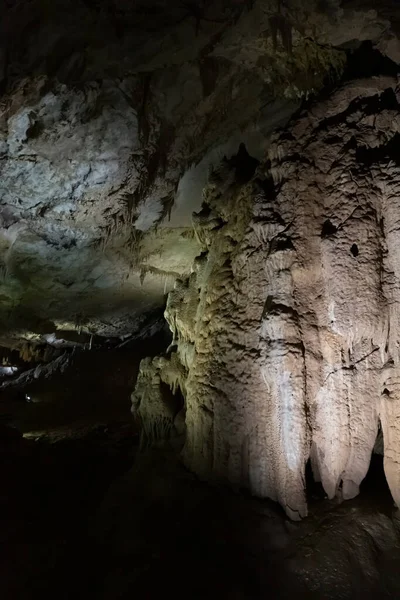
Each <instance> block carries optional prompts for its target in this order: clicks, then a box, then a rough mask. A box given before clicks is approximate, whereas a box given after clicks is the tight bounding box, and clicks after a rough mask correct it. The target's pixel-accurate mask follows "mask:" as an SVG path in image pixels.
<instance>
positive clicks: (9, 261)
mask: <svg viewBox="0 0 400 600" xmlns="http://www.w3.org/2000/svg"><path fill="white" fill-rule="evenodd" d="M365 40H369V41H371V43H372V44H374V45H375V46H376V48H379V50H380V51H381V52H382V54H383V55H385V56H387V57H390V58H391V59H392V60H394V61H397V60H398V59H399V57H400V51H399V41H398V23H397V19H396V17H395V15H394V12H393V10H391V9H390V7H388V6H387V5H386V3H383V4H382V5H379V7H377V8H376V7H374V6H373V3H371V2H369V1H368V0H365V2H363V3H355V4H354V5H353V3H351V2H350V3H348V2H346V3H341V2H339V1H336V0H327V1H324V2H319V1H317V0H313V1H312V2H309V3H307V5H305V4H304V2H302V1H301V0H290V2H286V3H280V2H276V1H275V0H255V1H251V2H248V1H247V0H246V1H245V0H243V1H242V0H216V1H213V2H209V1H206V2H203V1H202V2H200V1H199V2H196V1H195V2H181V1H180V0H169V1H168V2H167V1H166V0H146V1H144V0H137V1H135V2H126V1H125V0H54V1H52V2H48V1H46V0H18V1H16V2H3V3H2V5H1V6H0V176H1V177H0V179H1V181H0V279H1V284H2V292H1V297H0V341H1V342H2V343H3V344H5V345H10V344H11V343H13V342H14V341H15V340H22V341H26V340H32V339H35V340H37V341H43V339H42V336H43V335H46V334H48V335H51V334H54V332H55V331H57V330H59V331H70V330H78V331H80V330H81V329H82V330H83V331H85V332H86V333H89V334H99V335H101V336H103V337H108V336H123V335H127V334H132V333H137V334H140V332H141V330H142V329H143V314H144V313H148V312H149V311H152V310H154V308H156V307H160V306H162V305H163V302H164V296H165V292H167V291H169V290H170V289H171V287H172V285H173V281H174V280H175V279H176V278H177V277H186V276H187V275H188V274H189V272H190V265H191V263H192V261H193V259H194V257H195V256H196V254H197V253H198V245H197V243H196V240H195V239H194V238H193V236H192V235H191V234H192V227H191V214H192V212H193V210H196V211H197V210H199V208H200V206H201V193H200V190H201V189H202V187H203V185H204V183H205V182H206V180H207V176H208V169H209V168H210V167H214V166H215V165H216V164H218V162H219V161H220V160H221V158H222V157H223V156H224V155H227V156H231V155H233V154H234V153H235V151H236V149H237V147H238V145H239V143H240V142H245V143H246V146H247V147H248V149H249V151H250V152H251V153H252V154H253V155H254V156H257V157H258V158H261V157H262V156H263V155H264V152H265V150H266V148H267V147H268V144H269V135H270V133H271V131H272V130H273V129H274V128H275V127H276V126H277V125H280V124H282V123H285V122H287V119H288V118H289V116H290V115H291V114H292V113H293V111H294V110H296V109H297V107H298V106H299V103H300V102H301V101H302V100H303V99H304V98H306V97H308V96H309V95H310V94H313V93H317V92H318V91H319V90H321V88H323V87H324V86H325V84H326V83H327V81H328V82H330V83H332V82H333V81H336V80H338V79H339V78H340V77H341V76H342V73H343V69H344V67H345V64H346V60H347V54H348V52H349V51H351V49H352V48H353V49H354V48H357V47H358V46H359V45H360V44H361V43H362V42H363V41H365ZM349 49H350V50H349Z"/></svg>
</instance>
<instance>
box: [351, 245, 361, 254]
mask: <svg viewBox="0 0 400 600" xmlns="http://www.w3.org/2000/svg"><path fill="white" fill-rule="evenodd" d="M350 252H351V253H352V255H353V256H354V257H356V256H358V253H359V250H358V246H357V244H353V245H352V247H351V248H350Z"/></svg>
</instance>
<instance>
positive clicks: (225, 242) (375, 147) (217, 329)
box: [133, 77, 400, 519]
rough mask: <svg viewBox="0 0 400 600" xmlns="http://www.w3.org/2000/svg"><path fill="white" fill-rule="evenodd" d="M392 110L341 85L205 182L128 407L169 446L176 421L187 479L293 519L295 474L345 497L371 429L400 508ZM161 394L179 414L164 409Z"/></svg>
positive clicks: (377, 88)
mask: <svg viewBox="0 0 400 600" xmlns="http://www.w3.org/2000/svg"><path fill="white" fill-rule="evenodd" d="M399 103H400V87H399V84H398V81H397V79H396V78H390V77H376V78H369V79H366V80H357V81H354V82H350V83H347V84H345V85H343V86H342V87H341V88H340V89H338V90H337V91H336V92H335V93H334V94H332V95H331V96H330V97H329V99H327V100H324V101H320V102H319V103H317V104H314V105H312V106H311V107H310V108H309V109H308V110H307V111H304V112H303V113H302V114H300V115H298V116H297V117H296V118H294V119H293V120H292V121H291V122H290V124H289V126H288V127H287V128H286V129H285V130H284V131H281V132H279V133H278V134H276V135H275V136H274V138H273V140H272V142H271V146H270V148H269V150H268V154H267V156H266V157H265V159H264V160H263V161H262V162H261V164H260V165H259V166H258V167H257V169H256V171H255V173H254V176H253V177H252V178H251V179H250V180H249V181H248V182H247V183H243V180H242V179H241V178H240V177H239V176H238V168H237V165H236V167H234V166H233V165H232V162H229V161H224V162H223V163H222V165H221V167H220V168H219V169H217V170H215V171H214V172H213V174H212V175H211V178H210V182H209V184H208V186H207V187H206V189H205V191H204V203H203V208H202V210H201V212H200V213H197V214H195V215H194V229H195V231H196V235H197V238H198V240H199V242H200V245H201V253H200V254H199V255H198V257H197V258H196V259H195V262H194V264H193V266H192V272H191V275H190V276H189V277H188V278H187V279H185V280H178V281H177V282H176V284H175V287H174V290H173V291H172V292H171V293H170V294H169V297H168V302H167V308H166V311H165V316H166V318H167V320H168V323H169V325H170V328H171V330H172V332H173V336H174V341H173V344H172V347H171V348H170V350H169V354H168V356H167V357H164V358H162V359H155V360H154V361H153V362H152V361H149V360H147V361H146V362H144V364H143V369H142V372H141V374H140V376H139V381H138V386H137V389H136V392H135V393H134V395H133V398H134V411H135V412H136V413H137V414H138V415H139V416H141V417H142V420H143V421H145V422H147V425H146V427H147V431H148V432H149V431H151V428H149V422H150V423H151V421H152V415H154V416H155V419H156V421H157V420H158V422H159V423H160V422H161V421H162V422H163V423H164V424H165V425H166V424H169V426H167V427H165V428H164V429H162V430H163V431H168V432H169V433H170V432H171V431H174V420H175V421H176V422H177V425H178V428H179V430H180V433H182V430H183V428H182V420H183V418H182V415H183V416H184V421H185V443H184V447H183V459H184V462H185V464H186V465H187V466H188V467H189V468H190V469H191V470H193V471H194V472H196V473H197V474H198V475H199V476H201V477H202V478H207V479H209V480H213V479H215V480H217V481H222V482H228V483H229V484H233V485H234V486H239V487H246V488H248V489H249V490H250V491H251V493H253V494H254V495H257V496H260V497H268V498H271V499H273V500H276V501H278V502H279V503H280V504H281V505H282V506H283V508H284V509H285V511H286V513H287V514H288V515H289V516H290V517H291V518H294V519H297V518H301V517H304V516H305V515H306V514H307V503H306V493H305V492H306V490H305V487H306V486H305V468H306V464H307V461H308V460H309V459H310V460H311V465H312V471H313V475H314V478H315V479H316V480H320V481H321V482H322V485H323V487H324V490H325V492H326V494H327V495H328V497H329V498H332V497H334V496H335V494H338V493H340V494H341V495H342V497H343V498H344V499H348V498H352V497H354V496H355V495H357V494H358V492H359V485H360V483H361V482H362V480H363V478H364V477H365V475H366V473H367V471H368V468H369V464H370V458H371V453H372V451H373V448H374V444H375V441H376V438H377V435H378V430H379V428H381V429H382V432H383V440H384V468H385V473H386V478H387V481H388V484H389V487H390V490H391V493H392V495H393V498H394V500H395V502H396V503H397V504H398V505H399V504H400V397H399V393H400V386H399V382H400V363H399V361H400V354H399V339H400V317H399V315H400V306H399V303H400V295H399V290H400V200H399V198H400V153H399V145H400V106H399ZM168 387H169V388H171V389H172V390H173V391H176V390H177V389H179V390H180V393H181V394H182V397H183V399H184V400H183V407H182V406H178V404H179V403H178V404H177V405H176V406H175V408H173V409H169V410H167V409H166V408H165V404H164V405H163V403H164V398H165V397H166V396H165V389H166V388H167V389H168ZM151 405H153V406H156V407H158V408H154V409H153V410H149V407H151ZM169 406H171V403H170V401H169ZM160 415H161V416H160ZM161 417H162V418H161ZM175 429H176V428H175ZM152 431H153V433H157V432H156V430H154V429H153V430H152ZM158 433H160V430H158Z"/></svg>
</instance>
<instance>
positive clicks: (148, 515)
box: [0, 422, 400, 600]
mask: <svg viewBox="0 0 400 600" xmlns="http://www.w3.org/2000/svg"><path fill="white" fill-rule="evenodd" d="M1 433H2V435H1V439H2V451H1V454H0V455H1V463H0V472H1V479H2V485H1V494H0V506H1V511H0V552H1V559H0V561H1V562H0V597H1V598H2V599H4V600H11V599H12V600H14V599H18V600H19V599H21V600H28V599H31V598H35V599H36V598H41V599H45V598H54V597H56V598H58V599H63V598H96V599H107V600H111V599H113V600H114V599H125V598H126V599H128V598H132V597H135V596H136V595H137V596H139V597H141V598H149V599H152V598H159V597H160V595H162V596H163V597H165V596H172V597H175V598H182V599H183V598H199V599H200V598H210V597H211V598H214V597H215V598H217V597H218V598H231V599H239V598H240V599H252V598H293V597H296V598H310V599H314V598H315V599H316V598H318V599H320V598H321V599H324V598H328V599H329V598H332V599H347V598H360V599H361V598H363V599H365V598H377V597H379V598H398V597H400V571H399V566H400V520H397V518H396V513H395V511H394V509H393V503H392V500H391V497H390V494H389V492H388V490H387V487H386V485H385V480H384V476H383V470H382V464H381V459H380V457H374V459H373V462H372V466H371V469H370V473H369V475H368V477H367V479H366V481H365V484H364V485H363V487H362V491H361V494H360V496H359V497H358V498H356V499H355V500H352V501H349V502H344V503H339V502H337V501H332V502H329V501H327V500H324V499H323V497H322V495H321V494H320V490H319V488H318V486H314V488H313V486H312V484H311V482H310V483H309V488H310V493H309V496H310V516H309V517H308V518H307V519H305V520H303V521H302V522H301V523H292V522H290V521H288V520H287V519H286V518H285V517H284V515H283V513H282V511H281V510H280V509H279V508H278V507H277V506H276V505H275V504H273V503H271V502H268V501H267V502H263V501H259V500H256V499H254V498H251V497H249V496H247V495H246V494H242V493H233V492H229V491H227V490H225V489H222V488H213V487H210V486H207V485H205V484H202V483H201V482H199V481H198V480H197V479H196V478H195V477H193V476H192V475H190V474H189V473H188V472H187V471H186V470H185V469H184V468H183V467H182V466H181V465H180V464H179V462H178V461H177V460H176V459H175V457H174V453H173V452H172V451H165V450H153V451H152V452H151V453H145V454H140V455H139V456H138V454H137V447H138V444H137V441H138V439H137V434H136V433H135V431H134V429H133V427H132V426H131V425H128V424H123V423H121V422H116V423H113V424H110V425H108V426H107V427H104V426H103V427H100V426H99V427H97V428H92V429H88V430H86V431H82V432H81V434H80V435H76V436H75V437H74V438H70V439H64V440H60V441H57V442H54V441H53V442H51V441H49V439H46V438H42V439H41V440H39V441H34V440H31V439H23V438H21V437H20V436H18V434H17V433H16V432H14V435H11V434H12V431H11V430H10V429H6V428H3V431H2V432H1ZM6 434H7V435H6ZM135 457H138V458H137V459H135Z"/></svg>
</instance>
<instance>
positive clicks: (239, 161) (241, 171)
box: [227, 142, 260, 183]
mask: <svg viewBox="0 0 400 600" xmlns="http://www.w3.org/2000/svg"><path fill="white" fill-rule="evenodd" d="M227 162H228V164H229V165H230V166H231V167H233V168H234V169H235V178H236V181H237V182H238V183H247V182H248V181H250V179H251V178H252V177H253V176H254V173H255V171H256V169H257V167H258V165H259V164H260V161H258V160H257V159H256V158H254V157H253V156H250V154H249V153H248V152H247V148H246V146H245V144H243V142H242V143H241V144H240V146H239V150H238V153H237V154H236V156H232V158H230V159H228V161H227Z"/></svg>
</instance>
